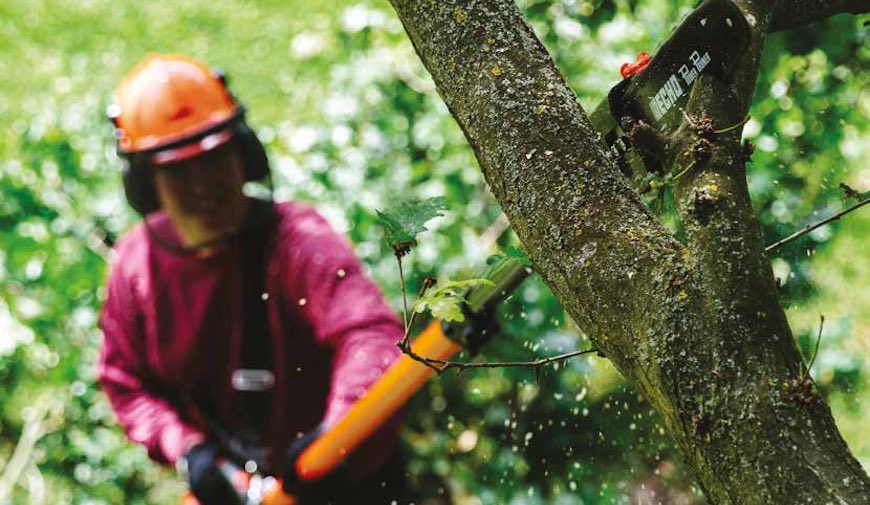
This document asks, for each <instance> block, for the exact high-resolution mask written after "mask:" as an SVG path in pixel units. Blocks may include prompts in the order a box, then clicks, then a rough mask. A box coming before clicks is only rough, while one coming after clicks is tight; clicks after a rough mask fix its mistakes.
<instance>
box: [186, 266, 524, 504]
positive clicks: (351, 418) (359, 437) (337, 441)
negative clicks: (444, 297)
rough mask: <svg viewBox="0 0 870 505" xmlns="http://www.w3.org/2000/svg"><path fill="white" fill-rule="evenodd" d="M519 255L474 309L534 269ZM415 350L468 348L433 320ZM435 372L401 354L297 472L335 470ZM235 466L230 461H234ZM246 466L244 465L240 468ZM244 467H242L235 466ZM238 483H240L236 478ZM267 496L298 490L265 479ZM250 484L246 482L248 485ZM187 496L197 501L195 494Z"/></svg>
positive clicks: (492, 274)
mask: <svg viewBox="0 0 870 505" xmlns="http://www.w3.org/2000/svg"><path fill="white" fill-rule="evenodd" d="M529 272H530V270H528V269H527V268H525V267H524V266H523V265H522V263H521V262H520V261H518V260H517V259H516V258H510V257H505V258H502V259H500V260H498V261H497V262H495V263H494V264H493V265H491V266H490V268H489V270H488V271H487V273H486V275H485V276H484V278H485V279H487V280H488V281H489V282H488V283H486V284H484V285H481V286H477V287H476V288H474V289H472V290H471V291H469V293H468V294H467V296H466V301H467V304H468V307H467V309H468V313H469V314H481V313H487V312H488V311H490V310H492V309H493V307H494V306H495V304H496V303H498V302H499V301H500V300H502V299H504V298H505V297H506V296H507V295H508V294H510V293H511V291H513V289H514V288H515V287H516V285H517V284H519V283H520V282H522V280H523V279H524V278H525V277H526V275H528V273H529ZM411 347H412V349H413V350H414V353H415V354H417V355H420V356H426V357H427V358H430V359H440V360H447V359H450V358H451V357H452V356H453V355H455V354H456V353H457V352H459V350H460V349H461V348H462V345H461V344H459V343H457V342H454V341H453V340H451V339H450V338H448V337H447V335H445V334H444V329H443V327H442V326H441V323H440V322H439V321H433V322H432V323H431V324H429V326H427V327H426V329H425V330H423V332H422V333H421V334H420V336H419V337H417V338H416V339H415V340H414V342H412V343H411ZM433 375H435V370H433V369H432V368H430V367H428V366H426V365H424V364H423V363H420V362H419V361H415V360H414V359H413V358H411V357H409V356H408V355H403V356H402V357H400V358H399V359H398V360H397V361H396V362H395V363H394V364H393V365H392V366H391V367H390V368H389V369H388V370H387V371H386V373H384V375H383V376H381V378H380V379H379V380H378V381H377V382H376V383H375V384H374V385H373V386H372V387H371V388H370V389H369V390H368V391H367V392H366V394H365V395H364V396H363V397H362V398H360V399H359V400H357V402H356V403H354V405H353V406H352V407H351V408H350V410H348V411H347V413H346V414H345V416H344V417H343V418H342V419H341V421H339V422H338V423H336V424H335V425H333V426H330V427H329V428H328V430H327V431H326V432H325V433H323V434H322V435H320V437H319V438H318V439H317V440H315V441H314V442H312V443H311V445H309V446H308V447H307V448H306V449H305V450H304V451H302V454H301V455H300V456H299V459H297V460H296V473H297V475H298V476H299V477H300V478H301V479H302V480H307V481H315V480H317V479H319V478H321V477H324V476H325V475H326V474H328V473H329V472H331V471H332V470H333V469H334V468H335V467H336V466H338V465H339V464H340V463H341V462H342V461H344V459H345V458H346V457H347V456H348V455H349V454H350V453H351V452H353V450H354V449H356V448H357V447H358V446H359V445H360V444H361V443H363V441H365V440H366V439H367V438H368V437H369V436H371V435H372V433H374V432H375V431H377V430H378V429H379V428H380V427H381V426H383V425H384V423H385V422H386V421H387V420H388V419H389V418H390V417H391V416H392V415H393V414H395V413H396V411H398V410H399V409H400V408H401V407H402V406H403V405H405V403H406V402H407V401H408V399H409V398H410V397H412V396H413V395H414V394H415V393H416V392H417V391H419V390H420V388H421V387H422V386H423V384H424V383H425V382H426V381H427V380H429V379H430V378H431V377H432V376H433ZM228 468H229V467H228ZM240 471H241V472H244V470H240ZM234 473H238V472H234ZM233 480H234V483H235V479H233ZM264 484H266V485H264V487H263V489H262V493H261V495H260V496H261V497H260V499H259V500H258V501H256V503H260V504H262V505H296V503H297V500H296V498H295V497H293V496H289V495H287V494H285V493H284V492H283V491H282V490H281V483H280V481H278V480H276V479H271V480H270V481H269V482H268V483H265V482H264ZM242 487H245V486H242ZM187 498H188V499H189V500H191V501H185V502H184V504H183V505H187V504H188V503H189V504H191V505H193V504H196V503H197V502H196V501H195V498H193V497H192V496H188V497H187Z"/></svg>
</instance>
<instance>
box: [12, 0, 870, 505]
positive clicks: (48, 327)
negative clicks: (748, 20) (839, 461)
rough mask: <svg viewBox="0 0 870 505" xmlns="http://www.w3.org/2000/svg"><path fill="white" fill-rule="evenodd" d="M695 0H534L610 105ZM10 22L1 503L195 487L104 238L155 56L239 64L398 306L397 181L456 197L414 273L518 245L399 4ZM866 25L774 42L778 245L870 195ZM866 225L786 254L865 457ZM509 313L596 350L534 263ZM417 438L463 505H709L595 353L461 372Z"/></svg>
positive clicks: (555, 341)
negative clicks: (133, 363) (138, 344)
mask: <svg viewBox="0 0 870 505" xmlns="http://www.w3.org/2000/svg"><path fill="white" fill-rule="evenodd" d="M692 3H693V2H689V1H685V0H681V1H678V2H672V1H665V0H616V1H611V0H595V1H588V0H561V1H534V0H525V1H522V2H520V4H521V6H522V8H523V9H524V11H525V13H526V16H527V18H528V19H529V20H530V22H531V24H532V26H533V28H534V30H535V32H536V33H537V35H538V36H539V37H540V38H541V39H542V40H543V42H544V43H545V44H546V46H547V49H548V50H549V51H550V52H551V54H552V55H553V56H554V58H555V59H556V63H557V65H558V67H559V68H560V69H561V71H562V72H563V73H564V75H565V77H566V79H567V81H568V83H569V84H570V85H571V87H572V88H573V89H574V91H575V92H576V93H577V96H578V98H579V100H580V102H581V103H582V104H583V107H584V108H585V109H586V110H587V111H588V110H591V109H592V108H593V107H594V106H595V105H596V104H597V102H598V101H599V100H601V99H602V98H603V97H604V96H605V94H606V92H607V90H608V89H609V87H610V86H612V85H614V84H615V83H616V82H617V81H618V79H619V73H618V69H619V66H620V64H621V63H623V62H625V61H632V60H633V59H634V55H635V53H637V52H638V51H640V50H653V49H654V48H655V47H656V46H657V44H659V43H660V42H661V41H663V40H664V39H665V38H666V37H667V34H668V33H669V31H670V29H671V28H672V27H673V26H674V25H675V23H676V22H677V21H678V20H679V19H680V18H681V17H682V16H683V15H685V14H686V13H688V11H689V10H690V9H691V7H692ZM315 5H316V6H315ZM0 19H2V21H0V38H2V40H3V41H4V45H3V48H2V49H0V117H2V118H4V121H3V122H2V125H0V128H2V135H0V163H2V168H0V384H3V387H2V389H0V405H2V409H0V504H2V503H14V504H18V503H22V504H24V503H51V504H63V503H69V504H101V503H106V504H110V503H130V504H135V503H158V504H170V503H176V502H177V498H178V494H179V492H180V491H181V490H182V489H183V486H182V484H181V483H180V482H177V481H174V480H172V479H168V478H167V477H168V476H171V474H167V473H166V470H163V469H160V468H158V467H156V466H155V465H153V464H151V463H150V462H149V461H148V460H147V457H146V455H145V452H144V450H143V449H141V448H140V447H137V446H134V445H132V444H130V443H129V442H127V441H126V439H125V437H124V436H123V434H122V433H121V432H120V430H119V429H118V427H117V426H116V425H115V423H114V420H113V417H112V413H111V410H110V408H109V406H108V403H107V401H106V399H105V397H104V396H103V395H102V394H101V393H100V392H99V390H98V386H97V384H96V383H95V373H94V363H95V359H96V353H97V349H98V346H99V342H100V333H99V330H98V329H97V327H96V320H97V311H98V309H99V306H100V303H101V300H102V296H103V288H102V283H103V281H104V277H105V273H106V264H105V260H104V256H105V255H106V254H107V249H106V246H105V244H106V243H111V242H112V241H113V240H115V239H116V238H117V237H118V236H120V235H121V234H122V233H123V231H124V230H125V229H127V228H129V227H130V226H131V225H132V224H133V223H135V221H136V219H137V218H136V216H135V215H134V214H133V213H132V211H130V210H129V209H128V208H127V207H126V204H125V202H124V200H123V193H122V190H121V186H120V178H119V174H118V167H119V161H118V160H117V159H116V158H115V157H114V154H113V145H112V142H111V129H110V127H109V125H108V122H107V121H106V120H105V118H104V115H103V111H104V109H105V106H106V105H107V104H108V103H109V100H110V95H111V91H112V89H113V87H114V85H115V84H116V82H117V81H118V80H119V79H120V77H121V76H122V75H123V74H124V72H126V70H127V69H128V68H129V67H130V66H132V65H133V64H134V63H136V62H137V61H139V60H140V59H141V58H142V57H143V56H144V55H145V54H147V53H148V52H151V51H154V52H185V53H191V54H194V55H195V56H197V57H199V58H201V59H203V60H205V61H207V62H209V63H210V64H212V65H216V66H219V67H222V68H223V69H224V70H226V71H227V73H228V75H229V76H230V84H231V86H232V87H233V89H234V91H235V93H236V94H237V95H238V96H239V97H240V98H241V99H242V100H243V101H244V102H245V103H246V104H247V105H248V108H249V110H250V116H251V117H252V120H253V123H254V125H255V127H257V129H258V132H259V134H260V136H261V138H262V139H263V141H264V142H265V143H266V145H267V147H268V149H269V153H270V156H271V159H272V167H273V172H274V173H275V188H276V194H277V197H278V198H279V199H286V198H292V199H299V200H305V201H309V202H313V203H314V204H315V205H316V206H317V207H318V209H320V210H321V211H322V212H323V213H324V214H325V215H326V216H327V217H328V218H329V219H330V220H331V221H332V222H333V224H334V225H335V226H336V227H338V228H339V229H341V230H343V231H346V232H347V233H348V235H349V236H350V238H351V240H352V241H353V242H354V244H355V246H356V250H357V253H358V254H359V256H360V257H361V258H362V259H363V261H364V262H365V263H366V265H367V266H368V268H369V269H370V271H371V273H372V275H373V277H374V278H375V279H376V281H377V282H378V283H379V284H380V285H381V286H382V288H383V290H384V291H385V293H386V294H387V296H388V298H389V299H390V300H391V302H392V303H393V305H394V306H395V307H396V308H397V310H398V308H399V307H400V304H401V302H400V290H399V286H398V275H397V272H396V268H395V259H394V257H393V256H392V253H391V251H390V250H389V248H388V247H387V246H386V245H385V244H384V243H383V241H382V230H381V229H380V228H379V227H378V225H377V216H376V213H375V210H376V209H383V208H384V207H386V206H388V205H390V204H391V203H392V202H393V201H394V200H395V199H396V197H397V195H399V196H401V197H402V198H407V199H411V198H428V197H434V196H443V197H445V198H446V199H447V201H448V203H449V206H450V208H451V209H452V210H451V211H450V212H447V213H446V214H447V215H446V216H445V217H443V218H439V219H437V220H435V221H433V222H432V225H433V226H431V227H430V228H433V229H432V230H431V231H429V232H426V233H424V234H422V235H421V236H420V237H419V242H420V243H419V246H418V247H417V248H416V249H415V251H414V252H413V253H412V254H411V256H410V257H409V258H408V260H406V261H407V262H408V263H407V265H408V269H409V271H410V272H411V273H410V276H409V280H408V283H409V290H410V291H411V292H414V291H415V290H416V288H417V287H419V285H420V283H421V282H422V279H423V278H424V277H426V276H435V277H442V278H444V277H463V276H469V275H474V274H475V273H476V272H478V271H479V270H480V269H481V268H482V267H483V266H484V264H485V261H486V256H487V255H488V254H490V253H493V252H496V250H497V249H498V248H505V247H508V246H510V245H515V243H516V242H515V239H514V238H513V237H512V236H511V235H510V234H505V235H504V236H502V237H501V238H499V239H498V240H495V241H493V240H491V239H490V238H488V237H491V236H492V235H493V233H492V230H493V228H491V227H492V226H493V224H494V223H496V222H497V220H498V218H499V215H500V210H499V208H498V206H497V205H496V203H495V201H494V198H493V197H492V195H491V194H490V193H489V191H488V190H487V188H486V186H485V184H484V183H483V180H482V178H481V176H480V173H479V170H478V168H477V163H476V161H475V159H474V156H473V154H472V153H471V151H470V148H469V147H468V145H467V143H466V141H465V138H464V137H463V135H462V132H461V131H460V130H459V128H458V127H457V126H456V124H455V122H454V120H453V119H452V117H451V116H450V114H449V113H448V111H447V110H446V107H445V106H444V104H443V102H442V101H441V100H440V98H439V97H438V96H437V94H436V93H435V92H434V86H433V84H432V82H431V80H430V79H429V77H428V75H427V74H426V72H425V70H424V69H423V68H422V66H421V64H420V63H419V60H418V58H417V57H416V55H415V54H414V51H413V49H412V47H411V45H410V43H409V42H408V40H407V37H406V36H405V34H404V32H403V30H402V27H401V25H400V23H399V22H398V20H397V19H396V17H395V14H394V13H393V11H392V10H391V8H390V7H389V5H388V4H387V3H386V2H382V1H374V0H363V1H351V0H338V1H335V2H329V3H326V4H312V3H310V2H303V1H299V0H292V1H277V0H258V1H242V0H212V1H211V2H208V3H203V2H196V1H193V0H180V1H177V2H173V3H166V2H149V3H142V2H134V1H121V0H112V1H109V0H66V1H61V0H33V1H29V2H5V3H3V4H0ZM866 19H867V18H866V16H865V17H864V18H861V17H859V18H857V19H856V18H854V17H847V16H841V17H835V18H831V19H829V20H827V21H825V22H823V23H821V24H817V25H813V26H811V27H807V28H803V29H800V30H797V31H792V32H787V33H783V34H777V35H774V36H771V38H770V40H769V41H768V42H767V46H766V49H765V53H764V59H763V63H762V72H761V76H760V81H759V85H758V87H757V91H756V96H755V98H754V104H753V108H752V119H751V120H750V121H749V123H748V124H747V125H746V127H745V130H744V136H745V137H746V138H749V139H751V140H752V141H753V142H754V143H755V144H756V146H757V151H756V154H755V156H754V158H753V162H752V164H751V165H750V166H749V168H748V172H749V184H750V191H751V194H752V198H753V203H754V205H755V208H756V209H757V211H758V212H759V215H760V217H761V219H762V224H763V227H764V229H763V233H764V236H765V238H766V240H767V241H768V242H773V241H774V240H776V239H778V238H780V237H782V236H785V235H787V234H789V233H791V232H792V231H794V230H795V229H797V228H799V227H801V226H803V225H805V224H807V223H810V222H813V221H816V220H818V219H820V218H822V217H825V216H827V215H829V214H832V213H834V212H836V211H837V210H840V209H842V208H844V207H845V206H847V205H848V204H849V203H851V202H848V201H847V199H845V198H844V194H843V192H842V190H841V189H840V187H839V185H840V184H841V183H845V184H847V185H848V186H850V187H852V188H855V189H856V190H858V191H867V190H870V165H868V164H867V163H866V160H867V158H868V155H870V138H868V128H867V127H868V121H870V119H868V118H870V100H868V97H867V95H866V91H865V90H866V88H867V81H868V73H867V66H868V62H870V45H868V44H867V36H868V32H867V28H866V27H865V26H864V24H866ZM868 237H870V213H867V212H863V213H862V212H860V211H859V212H857V213H854V214H852V215H850V216H848V217H846V218H845V219H843V220H841V221H839V222H836V223H833V224H830V225H827V226H825V227H823V228H820V229H818V230H816V231H815V232H813V233H811V234H808V235H807V236H805V237H803V238H801V239H800V240H799V241H797V242H795V243H793V244H790V245H788V246H786V247H784V248H783V249H781V250H779V251H777V253H776V254H774V255H773V259H772V262H773V268H774V271H775V272H776V275H777V276H778V277H779V278H780V279H781V284H782V298H783V300H785V303H786V304H787V307H788V316H789V319H790V322H791V324H792V328H793V329H794V331H795V334H796V337H797V338H798V342H799V344H800V346H801V348H802V349H803V350H804V351H805V352H804V354H805V355H806V356H808V355H809V354H810V353H811V351H812V347H813V345H814V343H815V336H816V333H817V332H818V320H819V315H820V314H824V315H825V317H826V321H827V322H826V324H825V329H824V335H823V340H822V344H821V350H820V351H819V357H818V359H817V360H816V362H815V366H814V368H813V370H812V372H813V375H814V377H816V379H817V381H818V383H819V385H820V386H821V387H822V390H823V392H824V394H825V395H826V396H827V397H828V400H829V402H830V404H831V406H832V409H833V411H834V416H835V418H836V420H837V423H838V426H839V427H840V429H841V431H842V433H843V435H844V437H845V438H846V440H847V442H848V443H849V446H850V448H851V449H852V451H853V453H854V454H855V455H856V456H857V457H858V458H859V459H860V460H861V462H862V464H863V465H864V467H865V469H868V468H870V405H868V401H867V400H868V399H870V318H868V314H870V291H868V289H867V288H866V286H867V285H868V283H870V266H868V265H870V263H868V262H867V261H866V251H867V250H868V240H870V239H868ZM492 242H495V243H494V244H493V243H492ZM487 248H489V249H487ZM500 318H501V320H502V323H503V326H504V334H503V335H501V336H499V337H498V338H497V339H496V340H495V341H493V342H491V343H490V344H489V346H488V347H486V348H485V349H484V351H483V358H484V359H493V360H520V359H523V360H524V359H529V358H531V357H534V356H539V355H545V354H553V353H556V352H565V351H569V350H572V349H575V348H579V347H582V346H584V345H586V339H585V337H584V336H583V335H582V333H581V332H579V330H578V329H577V328H576V327H575V326H574V325H573V324H572V323H571V321H570V320H568V319H567V318H566V317H565V315H564V313H563V311H562V309H561V307H560V306H559V304H558V303H557V302H556V301H555V299H554V297H553V296H552V294H551V293H550V292H549V291H548V289H547V288H546V287H545V286H544V285H543V283H542V282H540V281H539V280H538V279H535V278H532V279H530V280H529V281H527V282H526V283H525V284H524V285H523V286H522V287H521V289H520V290H519V291H518V292H517V294H516V295H515V296H513V297H512V298H511V299H510V300H508V302H506V303H505V304H503V306H502V307H501V311H500ZM404 440H405V442H406V446H407V450H408V453H409V454H410V466H409V472H410V475H409V478H410V479H412V480H415V481H422V484H421V485H422V486H423V487H426V486H430V487H431V485H430V484H429V482H430V481H431V479H430V478H429V477H430V476H433V475H436V476H440V477H443V478H444V479H445V482H446V483H447V484H448V486H449V488H450V492H451V493H452V494H453V496H454V498H455V499H456V501H457V502H458V503H465V504H503V503H512V504H513V503H516V504H520V503H523V504H537V503H559V504H579V503H589V504H592V503H627V502H630V501H631V500H634V499H638V497H639V496H640V494H642V493H643V492H644V490H645V489H651V488H657V487H662V488H663V487H664V486H667V487H668V488H669V489H670V491H668V492H669V493H671V494H672V498H673V501H674V502H675V503H679V502H682V503H693V502H697V501H699V500H700V498H699V496H700V495H699V493H698V491H697V490H696V489H695V488H694V486H693V484H692V479H691V476H690V475H689V474H688V471H687V469H686V468H685V466H684V465H683V464H682V463H681V461H680V458H679V456H678V455H677V453H676V451H675V449H673V448H672V445H671V442H670V440H668V439H667V438H666V437H665V436H664V430H663V429H662V428H661V426H660V425H659V421H658V419H657V416H656V414H655V413H654V412H653V411H652V409H651V408H650V406H649V405H648V404H646V403H645V402H644V401H643V400H642V399H640V398H638V397H637V395H636V393H634V392H633V391H632V390H631V389H630V388H628V387H627V386H626V385H625V384H624V382H623V380H622V378H621V377H620V376H619V374H618V373H617V372H616V371H615V370H614V369H613V368H612V367H611V366H610V365H609V364H608V363H607V362H606V361H605V360H601V359H598V358H595V357H588V358H581V359H577V360H573V361H570V362H566V363H562V364H558V365H553V366H551V367H549V368H547V369H545V370H544V371H543V372H542V373H541V374H540V376H539V377H536V376H535V373H534V371H532V370H527V369H500V370H479V371H467V372H463V373H462V374H454V373H449V374H445V375H444V376H442V377H440V378H438V379H436V380H434V381H432V382H431V383H430V384H429V385H428V386H427V388H426V389H425V391H424V392H422V393H421V394H420V395H418V396H417V397H416V398H415V399H414V400H413V402H412V405H411V409H410V413H409V417H408V423H407V427H406V429H405V431H404ZM167 482H170V483H171V484H167ZM429 491H430V493H431V494H432V495H433V496H435V495H437V494H438V490H437V489H434V488H431V489H429ZM680 500H682V501H680Z"/></svg>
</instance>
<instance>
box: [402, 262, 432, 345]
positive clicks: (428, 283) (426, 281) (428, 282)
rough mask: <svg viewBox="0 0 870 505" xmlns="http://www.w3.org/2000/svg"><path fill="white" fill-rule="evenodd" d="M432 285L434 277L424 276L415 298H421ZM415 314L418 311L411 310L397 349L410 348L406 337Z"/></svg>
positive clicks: (409, 332) (415, 317) (412, 324)
mask: <svg viewBox="0 0 870 505" xmlns="http://www.w3.org/2000/svg"><path fill="white" fill-rule="evenodd" d="M434 285H435V279H433V278H432V277H426V278H425V279H423V286H422V287H421V288H420V293H419V294H418V295H417V298H418V299H420V298H422V297H423V295H425V294H426V290H427V289H429V288H431V287H432V286H434ZM417 314H418V312H417V311H416V310H415V311H412V312H411V318H410V319H409V320H408V324H407V326H406V327H405V334H404V335H403V336H402V340H401V342H399V343H398V344H397V345H398V346H399V349H401V350H403V351H405V350H409V349H410V348H411V346H410V344H409V343H408V339H409V338H410V336H411V327H413V326H414V320H415V319H417Z"/></svg>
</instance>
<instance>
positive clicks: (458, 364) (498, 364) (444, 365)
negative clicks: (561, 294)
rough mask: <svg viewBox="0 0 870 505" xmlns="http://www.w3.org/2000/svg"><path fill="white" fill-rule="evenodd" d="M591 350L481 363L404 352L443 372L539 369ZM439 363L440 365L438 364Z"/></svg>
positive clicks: (408, 350)
mask: <svg viewBox="0 0 870 505" xmlns="http://www.w3.org/2000/svg"><path fill="white" fill-rule="evenodd" d="M593 352H598V349H584V350H582V351H571V352H566V353H564V354H558V355H556V356H549V357H546V358H538V359H536V360H532V361H492V362H483V363H469V362H466V361H449V360H443V359H434V358H427V357H425V356H420V355H419V354H417V353H415V352H414V351H413V350H412V349H411V348H408V349H407V350H406V351H405V354H407V355H408V357H410V358H411V359H413V360H414V361H419V362H420V363H423V364H424V365H426V366H428V367H429V368H432V369H433V370H435V371H436V372H438V373H439V374H440V373H443V372H445V371H446V370H448V369H450V368H458V369H460V370H466V369H469V368H507V367H535V368H537V369H540V367H543V366H545V365H548V364H550V363H554V362H556V361H564V360H567V359H570V358H574V357H577V356H582V355H584V354H590V353H593ZM439 365H440V366H439Z"/></svg>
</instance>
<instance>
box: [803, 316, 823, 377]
mask: <svg viewBox="0 0 870 505" xmlns="http://www.w3.org/2000/svg"><path fill="white" fill-rule="evenodd" d="M824 327H825V316H824V314H821V315H819V336H818V337H816V350H815V351H813V357H812V358H811V359H810V364H809V365H807V374H809V373H810V370H812V368H813V363H815V362H816V356H818V355H819V344H820V343H821V342H822V328H824Z"/></svg>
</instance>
